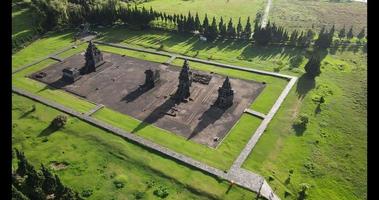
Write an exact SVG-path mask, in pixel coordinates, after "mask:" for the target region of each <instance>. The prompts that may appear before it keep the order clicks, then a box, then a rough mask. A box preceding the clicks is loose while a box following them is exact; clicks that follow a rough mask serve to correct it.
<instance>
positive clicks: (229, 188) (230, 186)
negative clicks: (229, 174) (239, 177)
mask: <svg viewBox="0 0 379 200" xmlns="http://www.w3.org/2000/svg"><path fill="white" fill-rule="evenodd" d="M232 187H233V184H229V187H228V189H227V190H226V192H225V194H228V193H229V191H230V190H231V189H232Z"/></svg>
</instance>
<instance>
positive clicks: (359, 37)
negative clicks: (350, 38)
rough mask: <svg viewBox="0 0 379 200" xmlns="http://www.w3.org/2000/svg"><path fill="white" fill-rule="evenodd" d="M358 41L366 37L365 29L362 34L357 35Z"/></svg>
mask: <svg viewBox="0 0 379 200" xmlns="http://www.w3.org/2000/svg"><path fill="white" fill-rule="evenodd" d="M357 37H358V39H362V38H364V37H365V29H364V28H362V30H361V32H359V33H358V35H357Z"/></svg>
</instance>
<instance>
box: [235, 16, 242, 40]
mask: <svg viewBox="0 0 379 200" xmlns="http://www.w3.org/2000/svg"><path fill="white" fill-rule="evenodd" d="M241 35H242V24H241V17H240V18H238V24H237V32H236V36H237V37H238V38H240V37H241Z"/></svg>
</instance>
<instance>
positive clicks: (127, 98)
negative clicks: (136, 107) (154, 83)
mask: <svg viewBox="0 0 379 200" xmlns="http://www.w3.org/2000/svg"><path fill="white" fill-rule="evenodd" d="M151 89H152V88H148V87H145V86H143V85H140V86H139V87H137V88H136V89H135V90H134V91H132V92H130V93H129V94H127V95H126V96H125V97H123V98H122V99H121V101H126V103H129V102H133V101H134V100H136V99H137V98H138V97H140V96H141V95H143V94H145V93H146V92H148V91H149V90H151Z"/></svg>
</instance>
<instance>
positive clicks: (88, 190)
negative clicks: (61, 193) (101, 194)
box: [82, 189, 93, 197]
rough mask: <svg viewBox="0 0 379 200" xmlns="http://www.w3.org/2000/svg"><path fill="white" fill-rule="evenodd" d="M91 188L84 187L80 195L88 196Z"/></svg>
mask: <svg viewBox="0 0 379 200" xmlns="http://www.w3.org/2000/svg"><path fill="white" fill-rule="evenodd" d="M92 193H93V192H92V190H91V189H85V190H83V191H82V196H83V197H89V196H91V195H92Z"/></svg>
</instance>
